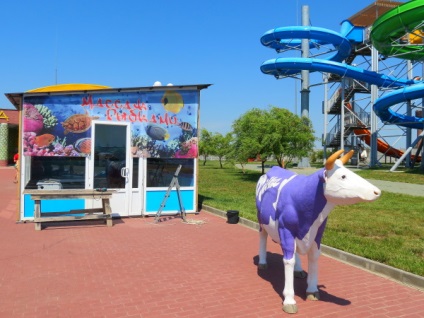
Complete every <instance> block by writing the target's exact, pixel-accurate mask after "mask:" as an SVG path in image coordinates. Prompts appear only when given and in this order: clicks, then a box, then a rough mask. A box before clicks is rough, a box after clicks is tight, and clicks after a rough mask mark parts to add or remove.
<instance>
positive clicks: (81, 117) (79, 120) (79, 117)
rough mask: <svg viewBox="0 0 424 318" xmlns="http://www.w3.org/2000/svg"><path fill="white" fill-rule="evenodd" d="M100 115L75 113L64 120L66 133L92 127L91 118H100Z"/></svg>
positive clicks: (63, 124) (83, 130)
mask: <svg viewBox="0 0 424 318" xmlns="http://www.w3.org/2000/svg"><path fill="white" fill-rule="evenodd" d="M99 118H100V117H98V116H93V117H92V116H90V115H89V114H88V113H85V114H75V115H72V116H70V117H68V118H67V119H66V120H65V121H64V122H62V123H61V124H62V126H63V129H64V132H63V133H64V134H65V135H66V134H67V133H68V132H73V133H82V132H85V131H87V130H88V129H90V127H91V120H93V119H99Z"/></svg>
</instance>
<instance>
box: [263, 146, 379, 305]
mask: <svg viewBox="0 0 424 318" xmlns="http://www.w3.org/2000/svg"><path fill="white" fill-rule="evenodd" d="M342 153H343V150H339V151H337V152H336V153H334V154H333V155H331V156H330V158H328V160H327V161H326V164H325V167H324V168H323V169H321V170H319V171H317V172H315V173H314V174H312V175H309V176H305V175H297V174H296V173H294V172H291V171H288V170H285V169H283V168H280V167H273V168H272V169H270V170H269V171H268V172H267V173H266V174H265V175H263V176H262V177H261V178H260V179H259V181H258V184H257V186H256V207H257V210H258V221H259V224H260V231H259V233H260V235H259V237H260V242H259V264H258V268H259V269H265V268H267V262H266V254H267V251H266V244H267V237H268V235H270V237H271V238H272V240H273V241H274V242H276V243H279V244H280V246H281V249H282V251H283V262H284V276H285V282H284V290H283V296H284V302H283V310H284V311H285V312H287V313H296V312H297V305H296V301H295V299H294V287H293V280H294V276H296V277H301V278H304V277H306V273H305V272H304V271H303V270H302V265H301V264H300V258H299V257H298V255H297V253H299V254H302V255H304V254H307V255H308V275H307V276H308V277H307V285H308V287H307V289H306V294H307V299H309V300H318V299H319V291H318V286H317V284H318V257H319V255H320V243H321V238H322V235H323V233H324V229H325V225H326V223H327V217H328V214H329V213H330V211H331V210H332V209H333V208H334V207H335V206H336V205H348V204H354V203H358V202H364V201H374V200H376V199H378V198H379V197H380V195H381V191H380V190H379V189H378V188H377V187H375V186H373V185H372V184H370V183H369V182H368V181H366V180H365V179H363V178H361V177H360V176H358V175H357V174H355V173H354V172H352V171H350V170H349V169H347V168H345V167H344V164H345V163H346V162H347V161H348V160H349V159H350V158H351V157H352V155H353V150H351V151H350V152H349V153H347V154H345V155H344V156H343V157H342V158H340V159H337V158H338V157H339V156H340V154H342Z"/></svg>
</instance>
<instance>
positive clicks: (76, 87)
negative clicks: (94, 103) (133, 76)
mask: <svg viewBox="0 0 424 318" xmlns="http://www.w3.org/2000/svg"><path fill="white" fill-rule="evenodd" d="M105 88H110V86H104V85H96V84H59V85H51V86H45V87H40V88H35V89H31V90H29V91H26V93H42V92H63V91H89V90H96V89H105Z"/></svg>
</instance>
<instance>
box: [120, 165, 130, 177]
mask: <svg viewBox="0 0 424 318" xmlns="http://www.w3.org/2000/svg"><path fill="white" fill-rule="evenodd" d="M129 172H130V169H129V168H126V167H123V168H122V169H121V177H122V178H128V175H129Z"/></svg>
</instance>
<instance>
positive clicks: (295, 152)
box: [268, 107, 315, 168]
mask: <svg viewBox="0 0 424 318" xmlns="http://www.w3.org/2000/svg"><path fill="white" fill-rule="evenodd" d="M268 129H269V134H270V136H271V137H270V138H271V141H270V144H271V147H272V153H273V155H274V157H275V159H276V160H277V163H278V165H279V166H280V167H283V168H284V167H285V166H286V165H287V164H288V163H290V162H292V161H293V159H295V158H298V159H300V158H302V157H307V156H308V155H309V153H310V152H311V151H312V150H313V146H314V142H315V136H314V131H313V129H312V123H311V121H310V120H309V119H308V118H306V117H303V116H302V117H299V116H297V115H295V114H293V113H292V112H290V111H289V110H287V109H284V108H277V107H271V108H270V110H269V125H268Z"/></svg>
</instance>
